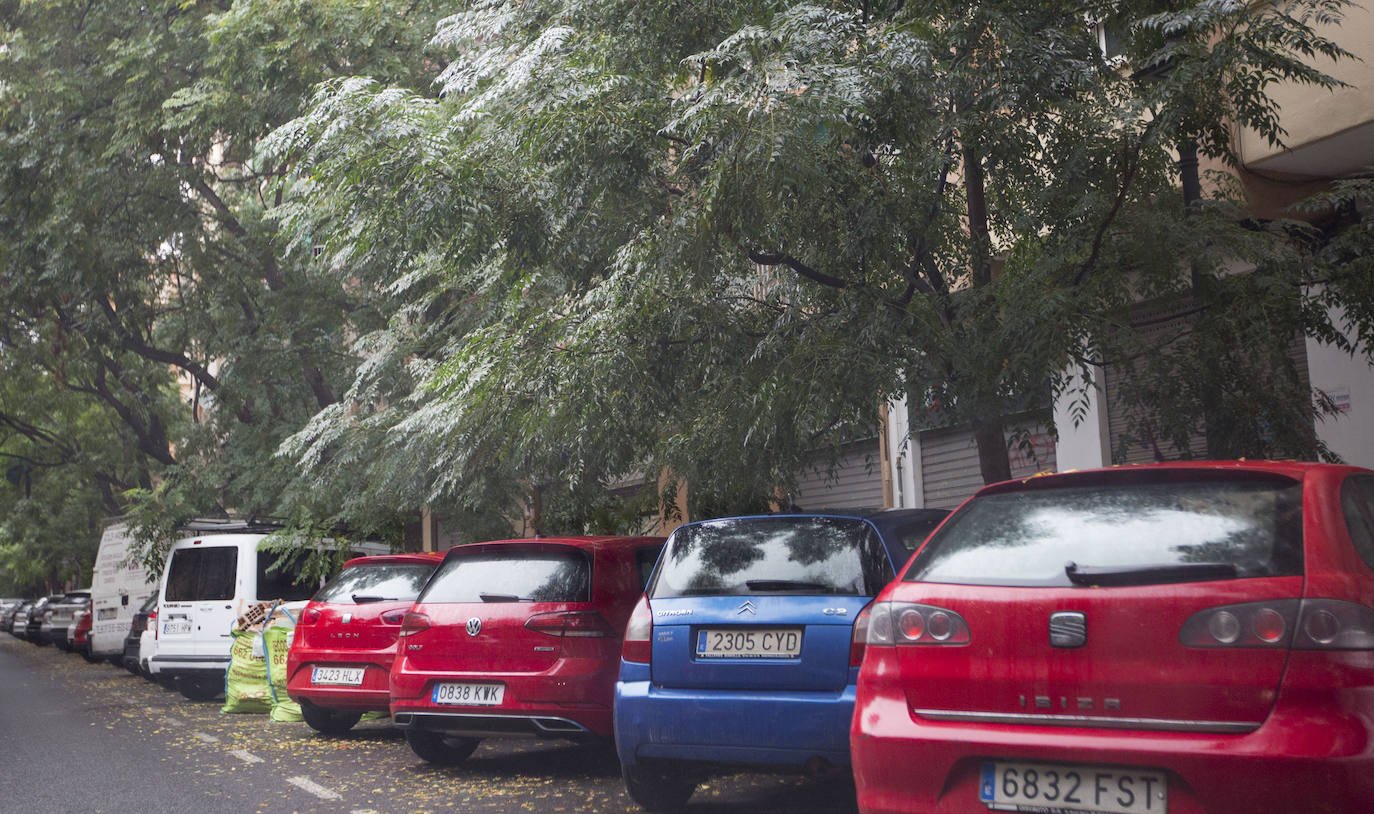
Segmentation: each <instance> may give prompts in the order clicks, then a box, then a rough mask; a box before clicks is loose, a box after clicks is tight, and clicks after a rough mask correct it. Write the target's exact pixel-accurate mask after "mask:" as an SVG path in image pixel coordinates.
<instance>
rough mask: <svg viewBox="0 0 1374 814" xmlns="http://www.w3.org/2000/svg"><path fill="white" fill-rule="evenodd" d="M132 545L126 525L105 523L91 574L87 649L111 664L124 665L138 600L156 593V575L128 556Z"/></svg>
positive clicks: (114, 522)
mask: <svg viewBox="0 0 1374 814" xmlns="http://www.w3.org/2000/svg"><path fill="white" fill-rule="evenodd" d="M133 542H134V541H133V537H132V536H131V535H130V534H129V528H128V525H127V524H125V523H124V522H122V521H112V522H110V523H108V524H106V526H105V529H104V531H103V532H102V533H101V535H100V548H99V549H98V550H97V551H96V555H95V567H94V568H93V569H92V571H91V614H92V617H93V618H92V626H91V635H90V650H91V654H92V655H93V656H95V657H96V658H105V659H109V660H110V661H111V662H113V663H114V664H123V662H124V644H125V639H126V638H127V637H128V635H129V623H130V621H131V620H132V619H133V616H134V614H135V613H136V612H137V611H138V606H139V599H140V597H144V596H147V595H148V593H149V592H151V591H155V590H157V574H155V573H153V572H152V571H150V570H149V569H148V568H147V567H145V566H144V565H143V563H142V562H141V561H139V560H138V559H136V558H134V557H133V556H131V555H132V554H133Z"/></svg>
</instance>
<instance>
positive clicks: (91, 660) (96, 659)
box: [81, 650, 105, 664]
mask: <svg viewBox="0 0 1374 814" xmlns="http://www.w3.org/2000/svg"><path fill="white" fill-rule="evenodd" d="M81 658H83V659H85V660H86V662H87V663H88V664H99V663H100V662H102V661H104V660H105V657H104V656H93V655H91V651H89V650H82V651H81Z"/></svg>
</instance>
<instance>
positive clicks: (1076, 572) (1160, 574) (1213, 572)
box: [1064, 562, 1236, 587]
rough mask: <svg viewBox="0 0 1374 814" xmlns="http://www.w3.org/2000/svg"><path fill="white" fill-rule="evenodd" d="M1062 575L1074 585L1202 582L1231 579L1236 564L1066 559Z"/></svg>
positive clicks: (1233, 575)
mask: <svg viewBox="0 0 1374 814" xmlns="http://www.w3.org/2000/svg"><path fill="white" fill-rule="evenodd" d="M1064 574H1065V575H1067V576H1068V578H1069V582H1072V583H1073V584H1074V585H1100V586H1104V587H1110V586H1113V585H1154V584H1157V583H1163V582H1203V581H1206V580H1209V579H1235V576H1236V566H1235V565H1233V564H1232V563H1229V562H1179V563H1164V564H1159V565H1123V566H1106V567H1093V566H1086V567H1085V566H1081V565H1079V564H1078V563H1076V562H1070V563H1068V564H1066V565H1065V566H1064Z"/></svg>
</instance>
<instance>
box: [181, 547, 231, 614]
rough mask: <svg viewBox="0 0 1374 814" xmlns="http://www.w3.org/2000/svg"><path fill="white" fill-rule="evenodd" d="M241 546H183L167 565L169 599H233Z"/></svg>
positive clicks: (194, 600)
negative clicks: (239, 547)
mask: <svg viewBox="0 0 1374 814" xmlns="http://www.w3.org/2000/svg"><path fill="white" fill-rule="evenodd" d="M238 562H239V550H238V548H236V547H235V546H213V547H210V548H179V549H177V550H176V551H173V552H172V561H171V563H169V564H168V565H167V601H168V602H200V601H205V600H215V599H233V598H234V581H235V577H236V576H237V574H238Z"/></svg>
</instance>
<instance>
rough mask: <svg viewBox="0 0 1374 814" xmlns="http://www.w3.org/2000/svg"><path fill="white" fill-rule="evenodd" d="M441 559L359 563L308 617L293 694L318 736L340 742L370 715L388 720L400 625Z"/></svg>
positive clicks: (304, 614) (294, 645)
mask: <svg viewBox="0 0 1374 814" xmlns="http://www.w3.org/2000/svg"><path fill="white" fill-rule="evenodd" d="M441 559H443V554H442V553H432V552H431V553H425V554H387V555H382V556H376V557H356V558H354V559H351V560H349V561H348V562H346V563H344V567H343V569H342V570H340V571H339V574H338V576H336V577H334V578H333V579H331V580H330V581H329V582H327V583H326V584H325V586H324V587H323V588H321V589H320V590H319V592H318V593H316V594H315V596H314V597H313V598H312V599H311V600H310V603H309V604H308V605H306V606H305V609H304V610H303V611H301V618H300V619H298V620H297V622H296V632H295V634H294V635H293V638H292V640H291V650H290V653H289V655H288V656H287V659H286V671H287V673H286V674H287V684H286V692H287V694H288V695H289V696H291V698H292V699H293V700H295V701H297V702H298V703H300V705H301V712H302V714H303V715H304V716H305V722H306V723H307V724H309V725H310V726H311V727H312V728H313V729H315V730H317V731H319V732H324V733H328V734H338V733H341V732H346V731H348V730H349V729H350V728H352V726H353V725H354V724H356V723H357V722H358V719H359V718H361V717H362V714H363V713H364V712H372V711H381V712H386V710H387V705H388V703H389V701H390V697H391V696H390V686H389V682H390V675H391V662H392V660H393V659H394V658H395V657H396V639H397V637H398V635H399V634H400V632H401V619H402V618H403V617H404V616H405V613H406V611H407V610H409V609H410V606H411V604H412V603H413V602H414V601H415V597H417V596H419V594H420V589H421V588H423V587H424V585H425V581H426V580H427V579H429V577H430V575H431V574H433V573H434V568H435V566H437V565H438V564H439V561H440V560H441Z"/></svg>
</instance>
